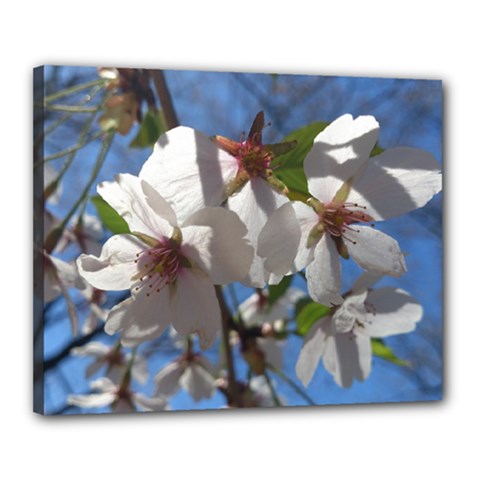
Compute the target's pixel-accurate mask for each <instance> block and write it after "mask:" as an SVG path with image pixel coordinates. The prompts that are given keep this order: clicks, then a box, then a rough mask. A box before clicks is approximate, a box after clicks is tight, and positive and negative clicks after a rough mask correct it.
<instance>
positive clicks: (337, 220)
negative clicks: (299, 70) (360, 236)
mask: <svg viewBox="0 0 480 480" xmlns="http://www.w3.org/2000/svg"><path fill="white" fill-rule="evenodd" d="M363 210H366V207H362V206H360V205H358V204H357V203H343V204H341V205H335V204H333V203H329V204H327V205H325V211H324V212H323V213H321V214H320V221H321V223H322V224H323V227H324V229H325V231H326V232H328V233H329V234H330V235H331V236H332V237H335V238H339V239H340V238H345V240H349V241H351V242H352V243H353V244H355V243H356V242H354V241H352V240H350V239H349V238H348V237H347V236H346V235H345V234H346V233H347V232H348V231H352V232H357V233H358V232H359V230H356V229H355V228H353V227H351V226H350V225H351V224H352V223H360V222H362V223H369V222H372V221H373V218H372V217H371V216H370V215H367V214H366V213H365V212H364V211H363Z"/></svg>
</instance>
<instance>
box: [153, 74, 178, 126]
mask: <svg viewBox="0 0 480 480" xmlns="http://www.w3.org/2000/svg"><path fill="white" fill-rule="evenodd" d="M150 73H151V76H152V78H153V83H154V84H155V89H156V90H157V95H158V98H159V99H160V103H161V105H162V110H163V115H164V117H165V121H166V122H167V125H168V128H169V129H171V128H175V127H178V125H179V123H178V117H177V113H176V112H175V108H174V106H173V102H172V97H171V95H170V91H169V90H168V86H167V82H166V81H165V75H164V74H163V71H162V70H150Z"/></svg>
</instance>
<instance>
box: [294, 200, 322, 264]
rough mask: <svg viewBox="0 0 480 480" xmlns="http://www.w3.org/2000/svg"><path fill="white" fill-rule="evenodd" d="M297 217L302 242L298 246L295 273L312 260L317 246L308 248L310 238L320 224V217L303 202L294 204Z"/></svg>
mask: <svg viewBox="0 0 480 480" xmlns="http://www.w3.org/2000/svg"><path fill="white" fill-rule="evenodd" d="M293 208H294V210H295V215H296V216H297V220H298V223H299V225H300V235H301V236H300V242H299V245H298V251H297V256H296V257H295V262H294V267H293V269H292V270H293V271H294V272H298V271H300V270H303V269H304V268H305V267H306V266H307V265H308V264H309V263H310V262H311V261H312V260H313V254H314V250H315V245H313V246H312V247H307V243H308V237H309V235H310V232H311V231H312V229H313V227H315V225H317V224H318V215H317V213H316V212H315V210H313V208H311V207H309V206H308V205H305V204H304V203H303V202H293Z"/></svg>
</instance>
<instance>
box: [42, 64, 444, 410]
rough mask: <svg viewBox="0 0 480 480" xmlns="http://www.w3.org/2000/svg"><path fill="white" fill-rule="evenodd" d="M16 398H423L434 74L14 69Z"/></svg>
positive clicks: (436, 170)
mask: <svg viewBox="0 0 480 480" xmlns="http://www.w3.org/2000/svg"><path fill="white" fill-rule="evenodd" d="M33 113H34V139H33V147H34V148H33V172H34V239H33V241H34V331H33V339H34V342H33V344H34V345H33V346H34V410H35V411H36V412H39V413H42V414H46V415H70V414H99V413H112V412H113V413H124V412H130V413H131V412H168V411H170V412H172V411H185V410H198V411H200V410H212V409H229V410H234V409H239V408H266V407H279V408H280V407H295V406H316V405H342V404H365V403H374V404H378V403H391V402H395V403H398V402H416V401H433V400H439V399H441V397H442V194H441V191H442V84H441V81H439V80H423V79H407V78H405V79H398V78H364V77H345V76H337V77H336V76H323V75H298V74H295V75H294V74H282V73H246V72H211V71H188V70H160V69H152V68H120V67H112V66H99V67H74V66H44V67H39V68H36V69H35V70H34V112H33Z"/></svg>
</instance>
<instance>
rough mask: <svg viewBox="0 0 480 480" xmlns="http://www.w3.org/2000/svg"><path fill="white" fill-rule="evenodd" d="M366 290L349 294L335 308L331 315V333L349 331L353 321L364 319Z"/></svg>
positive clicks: (353, 323)
mask: <svg viewBox="0 0 480 480" xmlns="http://www.w3.org/2000/svg"><path fill="white" fill-rule="evenodd" d="M366 298H367V292H366V291H363V292H361V293H360V294H358V295H349V296H348V297H347V298H346V299H345V301H344V302H343V304H342V305H340V307H339V308H338V309H337V310H336V312H335V313H334V314H333V317H332V333H333V334H336V333H347V332H350V331H351V330H352V329H353V327H354V325H355V322H362V321H364V320H365V316H366V314H367V311H366V310H365V300H366Z"/></svg>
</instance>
